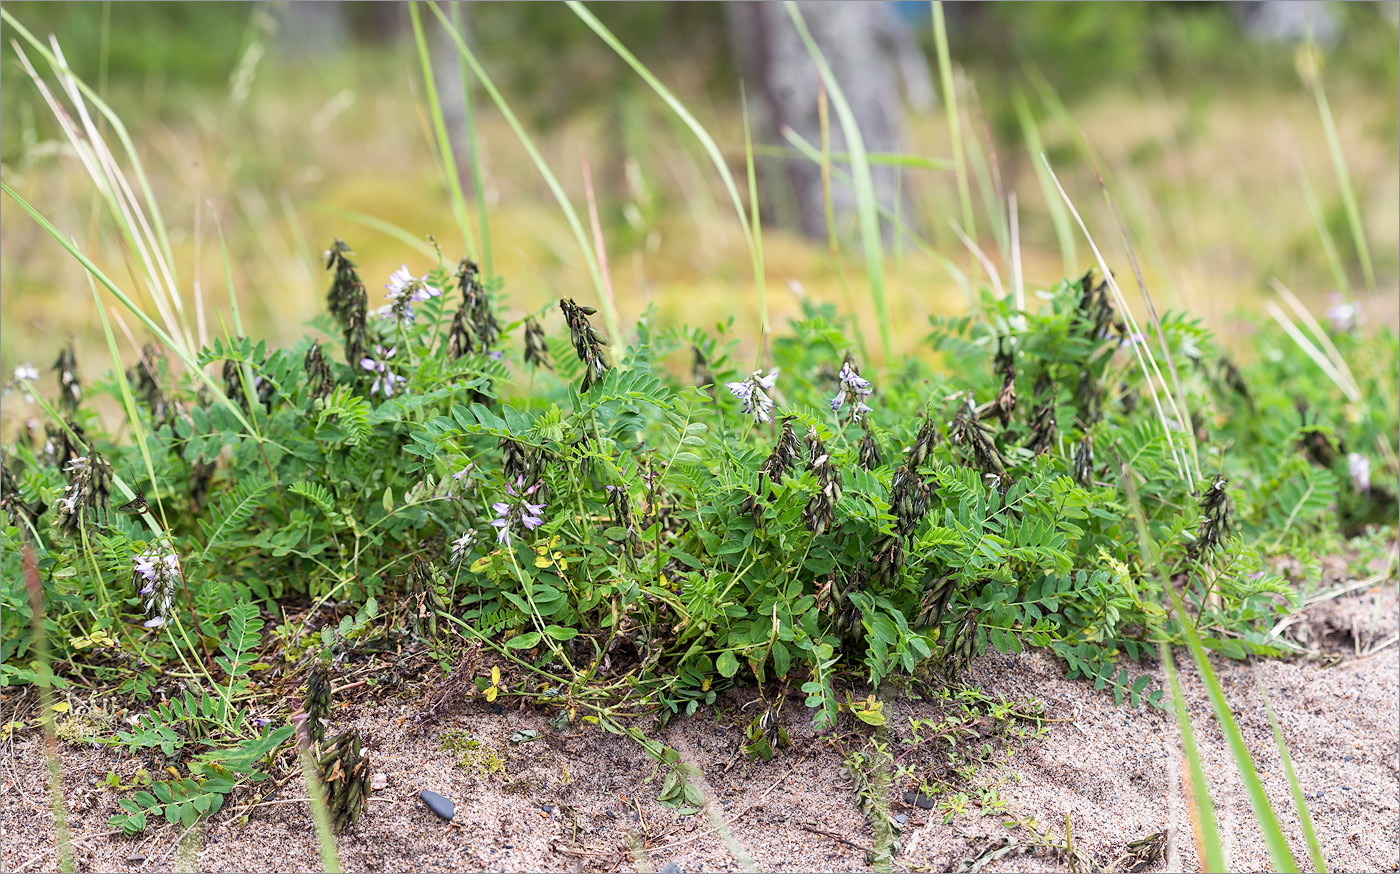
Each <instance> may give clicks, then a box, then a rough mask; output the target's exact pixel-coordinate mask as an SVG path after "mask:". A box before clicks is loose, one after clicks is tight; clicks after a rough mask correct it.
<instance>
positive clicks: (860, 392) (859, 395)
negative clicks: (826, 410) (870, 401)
mask: <svg viewBox="0 0 1400 874" xmlns="http://www.w3.org/2000/svg"><path fill="white" fill-rule="evenodd" d="M838 378H839V379H840V380H841V386H840V388H839V389H838V390H837V392H836V397H834V398H832V399H831V411H832V412H833V413H834V412H836V411H837V410H839V409H841V405H842V404H844V403H846V398H847V396H849V397H850V399H851V421H852V422H859V421H860V417H861V416H862V415H863V414H865V413H868V412H870V407H869V406H868V405H867V404H866V403H865V399H866V398H868V397H870V393H871V392H873V391H874V390H875V389H874V388H872V387H871V385H870V380H868V379H864V378H862V377H861V375H860V374H859V373H857V372H856V369H855V368H854V367H852V366H851V362H849V361H847V362H846V363H844V364H842V365H841V373H840V375H839V377H838Z"/></svg>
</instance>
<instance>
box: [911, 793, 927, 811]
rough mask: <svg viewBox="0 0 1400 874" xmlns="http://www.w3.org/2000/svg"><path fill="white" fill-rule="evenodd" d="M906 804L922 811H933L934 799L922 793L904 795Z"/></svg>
mask: <svg viewBox="0 0 1400 874" xmlns="http://www.w3.org/2000/svg"><path fill="white" fill-rule="evenodd" d="M904 803H905V804H912V805H914V806H915V807H918V808H920V809H922V810H933V799H932V798H929V797H928V796H927V795H925V794H923V793H922V792H906V793H904Z"/></svg>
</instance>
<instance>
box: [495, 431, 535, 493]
mask: <svg viewBox="0 0 1400 874" xmlns="http://www.w3.org/2000/svg"><path fill="white" fill-rule="evenodd" d="M500 446H501V471H502V472H503V473H504V474H505V477H506V482H508V483H513V482H520V481H523V482H525V483H526V484H529V483H533V482H535V481H536V480H538V479H539V478H540V473H541V471H540V467H541V465H540V458H539V453H538V452H537V451H535V449H534V448H533V447H530V446H526V445H525V444H524V443H521V442H519V441H517V440H512V439H511V438H509V437H502V438H501V442H500Z"/></svg>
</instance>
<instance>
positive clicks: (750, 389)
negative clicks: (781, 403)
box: [724, 370, 778, 424]
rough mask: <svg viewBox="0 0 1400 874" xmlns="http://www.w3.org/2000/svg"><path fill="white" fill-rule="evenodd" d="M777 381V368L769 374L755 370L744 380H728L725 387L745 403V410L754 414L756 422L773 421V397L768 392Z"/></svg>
mask: <svg viewBox="0 0 1400 874" xmlns="http://www.w3.org/2000/svg"><path fill="white" fill-rule="evenodd" d="M777 381H778V371H777V370H774V371H773V372H772V373H770V374H768V375H767V376H764V375H763V371H762V370H755V371H754V372H753V375H752V376H750V377H749V378H748V379H746V380H744V381H743V382H726V383H725V384H724V387H725V388H727V389H729V391H730V393H731V394H733V395H734V397H736V398H738V399H739V400H740V402H741V403H743V405H744V412H745V413H748V414H749V415H751V416H753V420H754V423H755V424H759V423H763V422H771V421H773V415H772V413H773V398H772V397H770V396H769V394H768V393H769V392H771V391H772V390H773V384H774V383H776V382H777Z"/></svg>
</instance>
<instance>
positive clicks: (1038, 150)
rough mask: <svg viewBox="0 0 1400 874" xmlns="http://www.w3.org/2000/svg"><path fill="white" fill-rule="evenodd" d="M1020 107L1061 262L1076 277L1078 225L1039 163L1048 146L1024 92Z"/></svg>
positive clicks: (1016, 100)
mask: <svg viewBox="0 0 1400 874" xmlns="http://www.w3.org/2000/svg"><path fill="white" fill-rule="evenodd" d="M1012 103H1013V104H1014V105H1015V107H1016V118H1017V120H1018V121H1019V122H1020V124H1021V136H1022V137H1024V138H1025V141H1026V149H1027V151H1029V152H1030V153H1031V163H1032V164H1034V165H1035V178H1036V180H1037V181H1039V182H1040V190H1041V192H1042V193H1043V194H1044V195H1045V208H1046V209H1048V210H1049V211H1050V225H1051V227H1053V228H1054V229H1055V239H1056V241H1058V242H1059V244H1060V259H1061V260H1062V261H1063V262H1064V273H1065V275H1066V276H1073V275H1074V274H1076V273H1078V272H1079V269H1080V265H1079V250H1078V247H1077V246H1076V244H1075V240H1074V226H1073V225H1072V224H1070V218H1069V212H1068V211H1066V210H1065V206H1064V204H1063V203H1061V202H1060V199H1059V198H1058V197H1057V196H1056V195H1055V184H1054V182H1052V181H1051V179H1050V174H1049V173H1048V172H1046V169H1045V168H1044V167H1042V166H1041V164H1040V162H1039V161H1038V160H1036V159H1037V158H1038V157H1039V156H1040V155H1041V154H1043V153H1044V152H1045V144H1044V143H1043V142H1042V141H1041V138H1040V128H1039V126H1038V125H1037V124H1036V121H1035V116H1034V115H1032V114H1031V108H1030V104H1029V103H1028V102H1027V100H1026V95H1025V94H1024V93H1023V92H1021V91H1019V90H1018V91H1016V92H1014V93H1013V94H1012Z"/></svg>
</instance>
